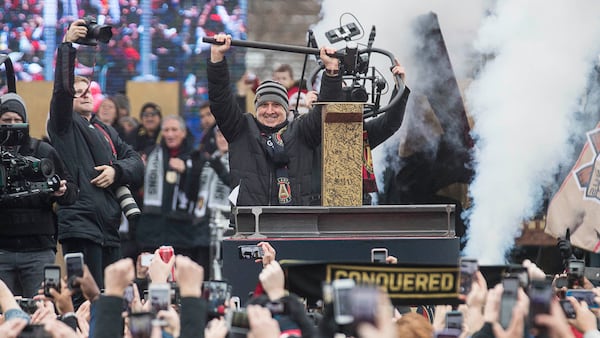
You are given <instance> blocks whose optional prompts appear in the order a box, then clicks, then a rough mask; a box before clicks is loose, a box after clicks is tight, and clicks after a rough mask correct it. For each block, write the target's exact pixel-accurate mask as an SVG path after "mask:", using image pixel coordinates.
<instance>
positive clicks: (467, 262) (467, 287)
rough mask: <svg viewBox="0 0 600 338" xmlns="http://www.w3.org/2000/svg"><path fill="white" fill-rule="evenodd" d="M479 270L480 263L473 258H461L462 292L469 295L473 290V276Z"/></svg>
mask: <svg viewBox="0 0 600 338" xmlns="http://www.w3.org/2000/svg"><path fill="white" fill-rule="evenodd" d="M477 270H479V263H478V262H477V260H476V259H473V258H461V260H460V294H461V295H467V294H468V293H469V292H471V286H472V284H473V276H474V275H475V273H477Z"/></svg>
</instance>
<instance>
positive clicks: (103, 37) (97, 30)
mask: <svg viewBox="0 0 600 338" xmlns="http://www.w3.org/2000/svg"><path fill="white" fill-rule="evenodd" d="M83 20H84V21H85V27H86V28H87V34H86V35H85V37H84V38H81V39H77V41H75V42H76V43H78V44H81V45H87V46H96V45H98V41H100V42H102V43H108V41H110V38H112V27H111V26H109V25H99V24H98V21H97V20H96V18H94V17H92V16H86V17H84V18H83Z"/></svg>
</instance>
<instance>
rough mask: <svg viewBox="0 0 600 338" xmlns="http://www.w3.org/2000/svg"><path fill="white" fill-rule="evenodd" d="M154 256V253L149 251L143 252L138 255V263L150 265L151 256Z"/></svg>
mask: <svg viewBox="0 0 600 338" xmlns="http://www.w3.org/2000/svg"><path fill="white" fill-rule="evenodd" d="M153 257H154V254H151V253H147V252H146V253H143V254H141V256H140V265H141V266H146V267H148V266H150V263H152V258H153Z"/></svg>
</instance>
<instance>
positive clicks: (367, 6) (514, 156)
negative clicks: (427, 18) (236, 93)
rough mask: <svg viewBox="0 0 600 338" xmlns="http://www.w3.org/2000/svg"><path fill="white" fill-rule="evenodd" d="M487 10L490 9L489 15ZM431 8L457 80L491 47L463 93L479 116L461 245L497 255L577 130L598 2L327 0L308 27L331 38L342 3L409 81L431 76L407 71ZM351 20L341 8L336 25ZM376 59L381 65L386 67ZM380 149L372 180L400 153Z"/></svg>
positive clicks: (599, 33)
mask: <svg viewBox="0 0 600 338" xmlns="http://www.w3.org/2000/svg"><path fill="white" fill-rule="evenodd" d="M494 6H496V8H494ZM489 9H493V10H492V12H493V13H494V15H493V16H486V11H487V10H489ZM430 11H432V12H435V13H436V14H437V17H438V20H439V24H440V27H441V30H442V34H443V36H444V40H445V43H446V47H447V49H448V53H449V56H450V60H451V62H452V66H453V69H454V72H455V74H456V76H457V79H458V81H459V83H461V80H464V79H465V77H466V76H467V75H469V74H470V72H471V71H472V70H473V69H474V68H475V67H477V66H480V65H477V64H475V63H476V62H479V61H480V60H476V59H474V58H473V55H474V54H477V53H483V54H495V57H494V58H493V59H492V60H489V61H488V62H487V64H486V65H485V67H484V68H483V69H482V70H481V72H480V73H479V76H478V78H477V79H475V81H474V82H472V83H471V85H470V87H469V88H468V90H467V94H466V96H465V103H466V104H467V110H468V111H469V113H470V114H471V115H472V116H473V117H474V118H475V120H476V125H475V130H474V136H475V137H476V161H477V162H476V168H475V170H476V178H475V180H474V182H473V184H472V185H471V187H470V196H471V198H472V202H473V205H472V207H471V209H470V210H468V212H467V213H465V216H466V218H467V219H466V221H467V222H468V223H469V224H470V230H469V238H470V240H469V244H468V246H467V248H466V249H465V254H466V255H468V256H473V257H478V258H479V259H480V261H481V262H482V264H500V263H503V262H504V255H505V253H506V251H507V250H509V249H510V248H511V246H512V245H513V240H514V236H515V235H517V234H518V232H519V230H520V227H521V222H522V221H523V220H524V219H527V218H529V217H531V216H532V215H533V213H534V212H535V211H536V210H537V208H538V206H539V204H540V202H541V196H542V187H543V186H544V185H545V184H549V183H551V181H552V180H554V179H555V176H554V174H555V173H556V171H557V167H558V166H559V164H561V162H562V164H565V163H564V161H565V160H568V159H570V157H569V155H572V154H570V153H569V152H570V150H569V144H568V139H569V137H572V136H573V135H574V134H575V133H578V132H579V133H580V132H582V131H581V130H574V129H573V128H572V127H573V126H574V124H573V123H572V122H573V121H572V119H573V112H574V111H577V109H578V107H577V104H578V102H579V101H578V100H579V99H580V97H581V95H582V93H583V92H584V89H585V85H586V79H587V76H588V73H589V71H590V69H591V67H590V66H591V64H592V62H593V61H594V58H595V57H597V55H598V48H597V47H599V46H600V41H599V38H600V20H598V18H597V13H600V2H599V1H596V0H587V1H577V2H573V1H569V0H556V1H552V2H548V1H543V0H530V1H520V0H503V1H481V0H467V1H460V2H455V1H454V2H449V1H444V0H427V1H386V0H371V1H368V2H365V1H360V2H358V1H344V0H324V1H323V2H322V16H323V19H322V20H321V21H320V22H319V23H318V24H316V25H315V26H314V27H313V30H314V32H315V35H316V38H317V41H318V42H319V46H322V45H325V44H329V43H328V42H327V40H326V39H325V37H324V33H325V32H326V31H327V30H330V29H332V28H336V27H338V26H339V23H340V22H339V20H340V15H341V14H342V13H344V12H350V13H352V14H354V15H355V16H356V17H357V18H358V20H359V21H360V23H361V24H362V26H363V28H364V29H365V30H366V32H365V35H366V36H368V33H369V30H370V28H371V25H376V28H377V37H376V39H375V44H374V46H375V47H379V48H383V49H387V50H389V51H391V52H392V53H394V55H396V56H397V57H398V59H399V60H400V62H401V63H402V64H403V65H405V66H406V69H407V82H408V85H409V86H410V84H411V82H416V81H427V80H428V79H427V78H425V77H421V78H416V77H415V74H414V73H411V69H413V65H414V64H415V63H416V62H417V61H418V60H412V59H411V55H410V53H411V50H412V43H413V42H414V38H413V37H412V35H411V28H410V24H411V21H412V20H413V19H414V18H416V17H417V16H419V15H422V14H426V13H428V12H430ZM352 21H353V20H352V18H350V17H348V16H345V17H344V18H343V19H342V24H345V23H348V22H352ZM366 36H365V38H364V39H363V40H361V42H366V40H367V38H366ZM335 47H337V48H341V45H340V44H336V45H335ZM375 65H376V66H377V67H378V68H379V69H382V70H386V69H387V68H388V66H389V65H387V64H385V65H382V66H381V67H380V65H378V64H377V63H375ZM382 102H384V101H382ZM586 127H587V129H591V128H592V127H593V126H586ZM397 135H398V133H396V135H395V136H397ZM392 143H393V142H390V141H388V142H387V144H388V145H389V144H392ZM384 145H385V144H384ZM385 148H386V147H385V146H380V147H379V148H377V149H376V150H375V152H374V159H375V163H376V164H375V166H376V170H377V171H378V172H377V173H378V180H379V179H380V177H379V176H380V174H381V170H383V168H384V167H385V163H384V155H385V154H386V153H388V152H390V153H397V149H385ZM577 151H578V150H577ZM567 165H570V164H567ZM554 183H556V182H554ZM380 188H381V186H380Z"/></svg>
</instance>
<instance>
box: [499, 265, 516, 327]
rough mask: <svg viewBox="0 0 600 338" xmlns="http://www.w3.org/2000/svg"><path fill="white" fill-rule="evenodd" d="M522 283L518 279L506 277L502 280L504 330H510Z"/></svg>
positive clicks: (502, 322) (501, 310) (501, 315)
mask: <svg viewBox="0 0 600 338" xmlns="http://www.w3.org/2000/svg"><path fill="white" fill-rule="evenodd" d="M520 283H521V282H520V281H519V278H518V277H512V276H511V277H504V278H503V279H502V286H503V287H504V292H502V299H501V301H500V325H502V327H503V328H505V329H506V328H508V326H509V325H510V320H511V318H512V311H513V308H514V307H515V306H516V305H517V294H518V290H519V285H520Z"/></svg>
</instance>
